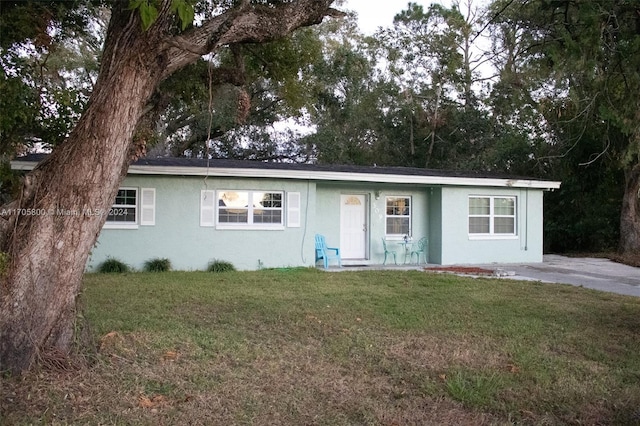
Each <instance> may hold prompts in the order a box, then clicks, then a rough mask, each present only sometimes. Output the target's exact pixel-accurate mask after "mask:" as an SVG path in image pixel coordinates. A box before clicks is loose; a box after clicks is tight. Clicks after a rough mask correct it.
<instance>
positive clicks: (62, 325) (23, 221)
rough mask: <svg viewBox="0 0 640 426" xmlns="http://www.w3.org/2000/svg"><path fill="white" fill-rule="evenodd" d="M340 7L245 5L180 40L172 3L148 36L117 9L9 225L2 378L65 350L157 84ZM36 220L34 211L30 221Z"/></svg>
mask: <svg viewBox="0 0 640 426" xmlns="http://www.w3.org/2000/svg"><path fill="white" fill-rule="evenodd" d="M332 1H333V0H297V1H295V2H292V3H283V4H279V5H277V6H274V7H270V6H251V5H249V2H248V1H241V2H240V3H239V6H238V7H236V8H233V9H230V10H228V11H226V12H225V13H223V14H221V15H218V16H216V17H215V18H212V19H211V20H210V21H208V22H205V23H204V24H203V25H202V27H198V28H194V29H192V30H190V31H188V32H186V33H184V34H182V35H180V36H173V35H172V34H171V28H172V25H173V23H174V19H175V17H174V15H173V13H172V12H171V0H162V3H161V7H160V8H159V11H160V13H159V17H158V19H157V20H156V21H155V23H153V25H152V26H151V27H150V28H149V30H147V31H142V29H141V24H140V20H139V18H138V14H137V12H136V11H131V10H129V9H128V3H129V2H128V1H119V2H115V4H116V5H115V6H114V7H113V10H112V17H111V22H110V23H109V28H108V30H107V38H106V44H105V48H104V52H103V55H102V64H101V69H100V75H99V77H98V81H97V82H96V85H95V88H94V92H93V94H92V96H91V99H90V102H89V104H88V106H87V109H86V111H85V112H84V114H83V116H82V118H81V119H80V121H79V122H78V125H77V126H76V128H75V129H74V130H73V132H72V134H71V135H70V136H69V138H68V139H67V140H66V141H65V142H64V143H63V144H62V145H60V146H59V147H57V148H56V149H55V150H54V152H53V153H52V154H51V155H50V156H49V158H48V159H47V160H46V161H45V162H44V163H42V164H40V165H38V167H37V168H36V169H35V170H34V171H33V172H32V173H30V174H29V175H28V176H27V177H26V178H25V184H24V188H23V191H22V194H21V197H20V199H19V200H17V204H16V205H15V206H14V207H17V208H19V209H20V212H21V213H22V214H21V215H19V216H13V217H12V218H11V220H10V221H9V222H6V221H5V222H4V223H3V224H2V228H3V231H4V235H3V237H4V243H3V249H4V250H5V251H6V252H7V253H8V255H9V256H10V263H9V267H8V270H7V271H6V273H5V275H4V277H3V279H2V285H1V286H0V371H3V370H10V371H13V372H19V371H22V370H25V369H27V368H28V367H29V366H30V365H31V363H32V362H33V360H34V358H35V357H36V356H37V354H38V353H41V352H42V351H46V350H48V349H50V348H51V349H57V350H58V351H60V352H62V353H68V352H69V350H70V349H71V345H72V342H73V336H74V320H75V318H76V297H77V295H78V293H79V291H80V287H81V282H82V274H83V272H84V269H85V265H86V261H87V257H88V255H89V253H90V250H91V248H92V247H93V245H94V244H95V242H96V240H97V237H98V234H99V233H100V230H101V228H102V225H103V224H104V222H105V220H106V215H104V214H98V215H96V214H94V213H95V212H96V211H98V212H106V211H108V209H109V207H110V206H111V204H112V202H113V200H114V197H115V194H116V192H117V189H118V186H119V184H120V182H121V181H122V179H123V177H124V176H125V174H126V171H127V168H128V165H129V163H130V159H131V157H130V149H131V141H132V138H133V133H134V130H135V128H136V124H137V122H138V120H139V118H140V116H141V113H142V111H143V109H144V106H145V103H146V102H147V101H148V99H149V98H150V97H151V95H152V93H153V91H154V89H155V88H156V86H157V85H158V84H159V83H160V82H161V81H162V79H164V78H166V77H168V76H169V75H170V74H171V73H172V72H174V71H176V70H178V69H180V68H182V67H184V66H185V65H188V64H189V63H192V62H194V61H195V60H197V59H198V58H199V57H200V55H202V54H204V53H207V52H210V51H213V50H215V49H217V48H218V47H220V45H221V44H231V43H240V42H245V41H251V42H260V41H266V40H271V39H274V38H276V37H280V36H284V35H286V34H288V33H290V32H291V31H293V30H294V29H296V28H298V27H300V26H306V25H313V24H315V23H318V22H320V21H321V20H322V18H323V17H324V16H325V15H327V14H333V15H336V14H338V13H337V12H336V11H333V10H332V9H330V8H329V6H330V5H331V3H332ZM28 213H30V214H28Z"/></svg>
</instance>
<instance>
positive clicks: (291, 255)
mask: <svg viewBox="0 0 640 426" xmlns="http://www.w3.org/2000/svg"><path fill="white" fill-rule="evenodd" d="M122 186H131V187H139V188H155V189H156V223H155V226H140V227H139V228H138V229H121V230H120V229H103V231H102V233H101V235H100V237H99V239H98V244H97V246H96V248H95V249H94V250H93V251H92V254H91V257H90V259H89V263H88V269H92V268H94V267H96V266H97V265H99V264H100V263H101V262H102V261H104V260H105V259H106V258H107V257H114V258H117V259H119V260H121V261H123V262H125V263H127V264H129V265H131V266H133V267H135V268H137V269H141V268H142V267H143V265H144V262H145V261H147V260H149V259H152V258H156V257H160V258H168V259H169V260H171V263H172V265H173V268H174V269H177V270H200V269H205V268H206V267H207V265H208V263H209V262H210V261H212V260H214V259H218V260H226V261H230V262H232V263H233V264H234V265H235V267H236V268H238V269H247V270H251V269H258V268H259V265H260V264H261V265H262V266H263V267H265V268H270V267H288V266H311V265H313V261H314V258H313V254H314V252H313V247H314V242H313V233H308V232H305V230H306V229H313V228H314V227H315V221H314V214H313V213H314V212H315V195H314V194H315V184H314V183H307V182H306V181H296V182H293V181H290V180H269V179H243V180H237V179H219V178H208V179H207V181H206V184H205V181H204V179H203V178H199V177H178V176H175V177H165V176H161V177H154V176H129V177H127V178H126V179H125V181H124V183H123V184H122ZM204 189H208V190H217V189H238V190H241V189H251V190H277V191H292V192H300V193H301V209H302V211H301V217H302V226H301V227H299V228H288V227H285V228H284V230H250V231H249V230H246V231H243V230H218V229H215V228H212V227H201V226H200V191H201V190H204ZM285 200H286V194H285ZM308 212H312V214H311V215H309V214H308ZM284 214H285V216H286V208H285V211H284ZM305 223H306V225H307V227H305ZM259 262H260V263H259Z"/></svg>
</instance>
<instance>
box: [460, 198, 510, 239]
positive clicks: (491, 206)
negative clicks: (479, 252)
mask: <svg viewBox="0 0 640 426" xmlns="http://www.w3.org/2000/svg"><path fill="white" fill-rule="evenodd" d="M476 198H484V199H489V214H471V199H476ZM496 199H507V200H512V201H513V214H512V215H500V214H496V213H495V201H496ZM473 217H486V218H489V232H488V233H485V232H483V233H480V232H477V233H472V232H471V231H470V229H469V228H470V225H471V223H470V222H471V218H473ZM497 218H512V219H513V232H510V233H504V232H500V233H496V232H495V221H496V219H497ZM467 232H468V234H469V239H471V240H511V239H517V238H518V197H516V196H513V195H470V196H469V198H468V204H467Z"/></svg>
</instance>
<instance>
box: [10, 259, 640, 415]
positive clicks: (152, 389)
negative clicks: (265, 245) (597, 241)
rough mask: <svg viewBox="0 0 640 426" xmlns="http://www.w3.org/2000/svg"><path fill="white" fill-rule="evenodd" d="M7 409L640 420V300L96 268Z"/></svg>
mask: <svg viewBox="0 0 640 426" xmlns="http://www.w3.org/2000/svg"><path fill="white" fill-rule="evenodd" d="M83 297H84V299H85V303H86V305H87V309H86V317H87V318H88V319H89V321H90V323H91V325H92V332H93V334H94V335H95V336H96V340H97V346H98V350H97V353H95V354H94V355H91V360H92V364H91V366H88V367H87V366H84V367H83V366H77V367H74V368H71V367H69V368H66V369H57V370H46V371H45V370H35V371H33V372H31V373H28V374H27V375H25V376H24V377H20V378H15V377H14V378H3V379H2V381H3V382H2V383H1V385H2V386H1V387H0V424H30V423H45V424H149V425H152V424H153V425H155V424H252V425H253V424H257V425H271V424H318V425H351V424H373V425H376V424H380V425H387V424H452V425H454V424H456V425H457V424H544V425H556V424H557V425H560V424H638V423H640V299H638V298H632V297H625V296H618V295H613V294H608V293H600V292H595V291H591V290H585V289H581V288H576V287H571V286H563V285H543V284H539V283H524V282H515V281H509V280H493V279H473V278H463V277H456V276H450V275H444V274H429V273H423V272H416V271H407V272H397V271H393V272H387V271H367V272H342V273H329V274H328V273H324V272H321V271H316V270H312V269H287V270H263V271H257V272H225V273H222V274H215V275H212V274H210V273H207V272H190V273H186V272H167V273H163V274H154V273H133V274H131V273H130V274H124V275H123V274H118V275H114V274H106V275H105V274H90V275H87V276H86V278H85V292H84V295H83Z"/></svg>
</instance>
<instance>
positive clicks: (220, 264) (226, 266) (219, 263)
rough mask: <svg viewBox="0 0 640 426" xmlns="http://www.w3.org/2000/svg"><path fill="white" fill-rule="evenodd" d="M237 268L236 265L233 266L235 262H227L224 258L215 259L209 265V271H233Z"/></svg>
mask: <svg viewBox="0 0 640 426" xmlns="http://www.w3.org/2000/svg"><path fill="white" fill-rule="evenodd" d="M235 270H236V267H235V266H233V263H231V262H226V261H224V260H214V261H213V262H211V263H209V266H208V267H207V271H209V272H231V271H235Z"/></svg>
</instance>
